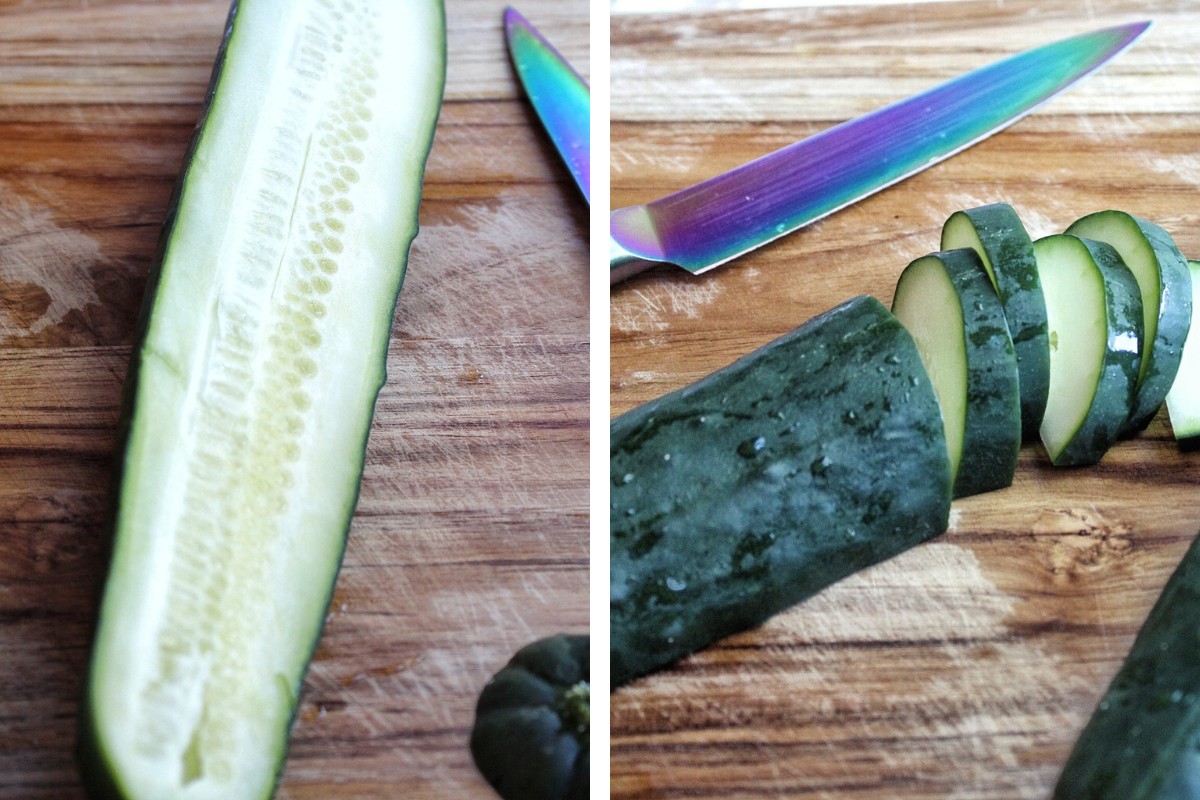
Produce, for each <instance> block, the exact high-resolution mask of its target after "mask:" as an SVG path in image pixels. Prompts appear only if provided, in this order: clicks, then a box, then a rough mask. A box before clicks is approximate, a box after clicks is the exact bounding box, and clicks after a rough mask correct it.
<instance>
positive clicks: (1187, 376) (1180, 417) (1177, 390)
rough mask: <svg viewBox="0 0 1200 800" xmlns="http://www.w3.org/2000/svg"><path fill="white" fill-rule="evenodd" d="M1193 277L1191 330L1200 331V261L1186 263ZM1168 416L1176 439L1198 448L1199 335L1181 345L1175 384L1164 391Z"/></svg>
mask: <svg viewBox="0 0 1200 800" xmlns="http://www.w3.org/2000/svg"><path fill="white" fill-rule="evenodd" d="M1188 271H1189V272H1191V274H1192V328H1191V330H1192V331H1200V325H1198V324H1196V316H1197V315H1198V314H1200V261H1189V262H1188ZM1167 413H1168V414H1170V415H1171V429H1172V430H1173V431H1174V432H1175V439H1176V440H1178V441H1179V443H1180V444H1181V445H1182V446H1184V447H1187V448H1189V449H1190V448H1193V447H1200V333H1198V334H1196V335H1189V336H1188V337H1187V341H1186V342H1184V345H1183V356H1182V357H1181V358H1180V360H1179V370H1178V371H1177V372H1176V373H1175V382H1174V383H1173V384H1171V391H1169V392H1167Z"/></svg>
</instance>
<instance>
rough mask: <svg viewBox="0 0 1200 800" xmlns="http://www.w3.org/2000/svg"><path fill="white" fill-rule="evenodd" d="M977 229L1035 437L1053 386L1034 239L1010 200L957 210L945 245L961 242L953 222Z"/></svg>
mask: <svg viewBox="0 0 1200 800" xmlns="http://www.w3.org/2000/svg"><path fill="white" fill-rule="evenodd" d="M960 215H961V216H962V217H964V218H965V222H966V224H969V225H970V226H971V227H973V228H974V230H975V233H976V235H977V236H978V237H979V241H980V243H981V244H982V245H983V253H981V254H980V255H981V257H983V258H986V262H985V265H991V270H990V272H991V275H992V277H993V280H994V281H995V286H996V291H997V293H998V294H999V296H1000V303H1001V305H1002V306H1003V307H1004V315H1005V318H1006V320H1007V322H1008V329H1009V333H1010V335H1011V336H1012V342H1013V348H1014V350H1015V351H1016V355H1017V369H1018V371H1019V373H1020V379H1021V429H1022V431H1023V435H1024V436H1025V438H1028V439H1036V438H1037V435H1038V428H1039V427H1040V426H1041V424H1042V414H1044V413H1045V411H1046V397H1047V396H1048V394H1049V391H1050V340H1049V328H1048V326H1047V323H1046V300H1045V297H1044V296H1043V295H1042V284H1041V280H1040V279H1039V278H1038V271H1037V258H1036V256H1035V255H1034V252H1033V242H1032V241H1030V238H1029V234H1028V233H1027V232H1026V231H1025V226H1024V225H1022V224H1021V219H1020V217H1018V216H1017V212H1016V211H1015V210H1014V209H1013V207H1012V206H1010V205H1009V204H1007V203H992V204H990V205H986V206H980V207H979V208H971V209H967V210H965V211H958V212H956V213H955V214H953V215H951V217H950V219H948V220H947V221H946V225H945V226H944V227H943V228H942V242H941V247H942V249H943V250H947V249H950V248H951V247H962V246H963V245H962V244H961V243H959V242H958V240H957V238H954V237H953V235H952V233H951V232H952V230H953V227H954V225H953V224H952V223H956V224H962V223H963V220H956V219H955V218H956V217H959V216H960Z"/></svg>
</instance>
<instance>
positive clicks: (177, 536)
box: [80, 0, 445, 800]
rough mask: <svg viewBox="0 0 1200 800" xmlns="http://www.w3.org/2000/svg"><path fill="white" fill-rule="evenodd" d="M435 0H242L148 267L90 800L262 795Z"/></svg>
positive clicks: (287, 718) (374, 364)
mask: <svg viewBox="0 0 1200 800" xmlns="http://www.w3.org/2000/svg"><path fill="white" fill-rule="evenodd" d="M444 43H445V37H444V22H443V12H442V7H441V3H440V1H439V0H411V1H410V2H403V3H398V2H392V0H353V1H348V2H343V0H241V2H239V3H237V4H235V7H234V8H233V10H232V11H231V14H230V18H229V25H228V28H227V31H226V35H225V39H224V42H223V43H222V46H221V50H220V55H219V57H218V60H217V67H216V70H215V72H214V80H213V84H212V88H211V91H210V94H209V98H208V103H207V107H206V110H205V112H204V115H203V117H202V120H203V124H202V126H201V127H200V128H199V129H198V130H197V134H196V136H195V138H194V140H193V142H192V145H191V149H190V151H189V157H188V160H187V162H186V166H185V169H184V172H183V175H182V177H181V180H180V184H179V187H178V189H177V194H176V197H175V199H174V200H173V204H172V209H171V212H170V215H169V217H168V220H167V224H166V227H165V230H164V236H163V241H162V250H161V254H160V259H159V263H158V265H157V268H156V270H155V272H154V273H153V274H152V276H151V281H150V285H149V288H148V290H147V301H146V305H145V311H144V317H143V322H142V339H141V341H140V344H139V346H138V347H137V348H136V350H135V352H134V355H133V363H132V366H131V369H130V376H129V380H128V382H127V385H126V389H127V402H128V406H127V411H126V417H125V422H126V425H127V435H126V437H125V441H124V450H123V457H122V459H121V461H120V463H119V470H120V486H119V490H118V493H117V499H116V509H115V520H114V525H115V540H114V552H113V559H112V564H111V567H110V573H109V577H108V582H107V584H106V587H105V593H104V599H103V605H102V608H101V611H100V619H99V626H98V630H97V634H96V640H95V645H94V649H93V654H92V661H91V671H90V674H89V677H88V681H87V696H86V699H85V703H84V709H83V715H84V718H83V721H82V735H81V741H80V748H81V759H82V762H83V766H84V770H85V780H86V782H87V785H88V787H89V790H90V791H91V793H92V794H93V796H98V797H120V798H146V799H147V800H149V799H151V798H153V800H162V799H163V798H196V799H197V800H202V799H207V798H212V799H213V800H217V799H219V800H234V799H235V798H264V797H267V796H269V795H270V794H271V792H272V789H273V787H274V784H275V782H276V780H277V775H278V774H279V771H280V769H281V764H282V761H283V756H284V751H285V747H286V740H287V734H288V728H289V724H290V722H291V720H292V718H293V715H294V713H295V708H296V702H297V696H298V693H299V690H300V684H301V680H302V678H303V675H304V671H305V668H306V666H307V664H308V661H309V659H310V657H311V654H312V651H313V648H314V647H315V644H316V640H317V637H318V635H319V633H320V629H321V623H322V619H323V617H324V614H325V611H326V605H327V603H328V599H329V596H330V593H331V591H332V585H333V581H334V577H335V574H336V572H337V569H338V565H339V562H340V559H341V556H342V552H343V549H344V546H345V541H346V533H347V529H348V527H349V523H350V517H351V515H352V513H353V510H354V506H355V502H356V499H357V495H358V484H359V479H360V477H361V473H362V463H363V454H364V449H365V447H366V439H367V434H368V430H369V428H370V423H371V417H372V412H373V408H374V403H375V398H376V396H377V394H378V392H379V389H380V387H381V386H382V384H383V381H384V378H385V375H384V368H385V356H386V353H387V344H388V338H389V332H390V329H391V323H392V315H393V311H394V308H395V302H396V297H397V292H398V291H399V288H400V283H401V280H402V278H403V275H404V270H405V262H406V259H407V253H408V248H409V244H410V242H411V240H412V238H413V237H414V236H415V234H416V226H417V208H418V204H419V202H420V196H421V184H422V175H423V170H424V164H425V159H426V156H427V154H428V152H429V147H430V143H431V139H432V134H433V128H434V123H435V120H436V118H437V114H438V109H439V107H440V102H441V92H442V85H443V81H444V74H445V56H444V53H445V44H444Z"/></svg>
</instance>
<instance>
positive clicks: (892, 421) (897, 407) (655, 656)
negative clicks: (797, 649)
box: [609, 297, 951, 688]
mask: <svg viewBox="0 0 1200 800" xmlns="http://www.w3.org/2000/svg"><path fill="white" fill-rule="evenodd" d="M609 463H610V475H611V487H612V488H611V508H610V531H611V540H610V553H611V563H610V581H611V583H610V590H611V615H612V616H611V625H610V633H611V654H610V656H611V679H612V686H613V687H614V688H615V687H617V686H620V685H621V684H623V683H625V682H627V681H629V680H631V679H633V678H635V677H637V676H639V675H642V674H645V673H648V672H651V671H653V670H656V669H659V668H662V667H664V666H666V665H668V664H670V663H671V662H673V661H675V660H677V659H679V658H681V657H683V656H685V655H687V654H689V653H692V652H694V651H696V650H699V649H701V648H703V647H705V646H706V645H708V644H710V643H712V642H714V641H716V640H718V639H720V638H722V637H724V636H726V635H729V634H732V633H734V632H737V631H740V630H744V629H746V628H750V627H753V626H754V625H757V624H759V623H760V622H762V621H763V620H765V619H767V618H768V617H770V616H771V615H772V614H774V613H776V612H778V611H780V610H782V609H784V608H787V607H788V606H791V605H793V604H795V603H798V602H799V601H801V600H803V599H805V598H806V597H809V596H811V595H813V594H815V593H816V592H817V591H819V590H820V589H822V588H824V587H826V586H828V585H830V584H832V583H834V582H835V581H837V580H839V579H841V578H843V577H845V576H846V575H849V574H851V573H852V572H855V571H856V570H859V569H863V568H865V567H867V566H870V565H872V564H875V563H878V562H880V561H883V560H885V559H887V558H889V557H891V556H893V555H895V554H897V553H899V552H901V551H903V550H905V549H907V548H909V547H911V546H913V545H916V544H918V543H920V542H922V541H924V540H926V539H928V538H930V537H932V536H935V535H937V534H940V533H941V532H943V531H944V530H946V527H947V525H948V520H949V509H950V490H951V487H950V475H949V459H948V457H947V453H946V441H945V434H944V432H943V429H942V422H941V412H940V410H939V408H938V404H937V398H936V397H935V396H934V394H933V389H932V386H931V385H930V383H929V379H928V378H927V377H926V374H925V371H924V367H923V366H922V364H921V360H920V355H919V354H918V353H917V350H916V345H915V344H914V342H913V340H912V337H911V336H909V334H908V332H907V331H906V330H905V329H904V328H903V326H902V325H901V324H900V323H899V321H898V320H896V319H895V318H894V317H893V316H892V315H891V314H890V313H889V312H888V311H887V309H886V308H884V307H883V306H882V305H881V304H880V303H879V302H878V301H877V300H875V299H873V298H870V297H859V298H855V299H853V300H850V301H848V302H846V303H844V304H843V305H841V306H838V307H837V308H835V309H833V310H831V311H829V312H827V313H825V314H823V315H821V316H819V317H817V318H815V319H813V320H811V321H809V322H808V323H806V324H804V325H802V326H801V327H800V328H798V329H796V330H795V331H793V332H791V333H789V334H787V335H785V336H783V337H781V338H780V339H777V340H776V341H774V342H772V343H770V344H768V345H766V346H764V347H762V348H760V349H759V350H757V351H755V352H753V353H751V354H749V355H747V356H745V357H743V358H742V359H741V360H739V361H737V362H735V363H734V364H732V365H730V366H728V367H726V368H725V369H723V370H720V371H718V372H716V373H713V374H712V375H710V376H708V377H706V378H704V379H702V380H701V381H699V382H698V383H695V384H693V385H691V386H689V387H686V388H684V389H681V390H679V391H676V392H674V393H671V394H668V395H666V396H664V397H662V398H659V399H657V400H654V401H652V402H650V403H647V404H646V405H643V406H640V407H638V408H636V409H633V410H632V411H630V412H628V413H626V414H624V415H622V416H621V417H618V418H617V419H615V420H614V421H613V422H612V426H611V447H610V460H609Z"/></svg>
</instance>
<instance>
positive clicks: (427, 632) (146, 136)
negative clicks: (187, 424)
mask: <svg viewBox="0 0 1200 800" xmlns="http://www.w3.org/2000/svg"><path fill="white" fill-rule="evenodd" d="M502 10H503V3H492V2H486V1H485V0H448V2H447V20H448V26H449V42H448V48H449V74H448V82H447V88H446V103H445V105H444V108H443V111H442V115H441V118H440V120H439V125H438V130H437V134H436V140H435V144H434V148H433V152H432V154H431V157H430V161H429V165H428V169H427V173H426V188H425V203H424V205H423V207H422V211H421V226H422V229H421V233H420V235H419V237H418V239H417V242H416V244H415V245H414V248H413V253H412V256H411V259H410V269H409V273H408V276H407V279H406V282H405V287H404V291H403V293H402V295H401V299H400V303H399V307H398V309H397V314H396V322H395V327H394V330H393V335H392V340H391V344H390V349H389V353H388V373H389V380H388V383H387V386H386V387H385V389H384V390H383V393H382V394H381V396H380V399H379V404H378V408H377V414H376V420H375V425H374V427H373V429H372V432H371V438H370V442H369V446H368V450H367V456H366V470H365V476H364V480H363V485H362V494H361V497H360V501H359V505H358V512H357V514H356V516H355V519H354V523H353V527H352V530H351V534H350V543H349V549H348V551H347V554H346V560H345V563H344V566H343V570H342V573H341V575H340V577H339V580H338V584H337V589H336V592H335V596H334V600H333V603H332V605H331V607H330V610H329V616H328V619H327V622H326V628H325V633H324V636H323V638H322V640H321V643H320V647H319V649H318V651H317V653H316V657H315V660H314V663H313V665H312V667H311V669H310V672H309V674H308V678H307V680H306V682H305V685H304V688H303V692H302V695H301V704H300V711H299V718H298V720H297V723H296V726H295V729H294V732H293V740H292V748H291V754H290V758H289V760H288V763H287V768H286V771H285V774H284V776H283V782H282V785H281V787H280V791H279V794H278V796H279V797H280V798H292V799H293V800H299V799H301V798H323V799H324V798H394V797H399V796H404V797H417V798H463V797H481V798H483V797H488V796H491V790H490V789H489V788H488V787H487V786H486V784H485V783H484V782H483V781H482V779H481V778H480V777H479V776H478V775H477V774H476V772H475V770H474V767H473V765H472V764H471V761H470V755H469V753H468V750H467V737H468V733H469V729H470V725H471V723H472V719H473V712H474V702H475V698H476V696H477V695H478V692H479V690H480V689H481V688H482V686H483V684H484V682H485V681H486V680H487V679H488V677H490V676H491V674H492V673H494V672H495V671H496V670H497V669H499V668H500V667H501V666H502V665H503V664H504V662H505V661H506V660H507V659H508V658H509V656H510V655H511V654H512V653H513V651H515V650H516V649H517V648H518V647H519V646H520V645H522V644H524V643H526V642H527V641H529V640H531V639H534V638H537V637H539V636H542V635H548V634H551V633H555V632H558V631H561V630H568V631H582V630H585V629H586V626H587V620H588V617H587V614H588V606H587V602H588V601H587V592H586V586H587V568H588V562H587V508H588V505H587V504H588V494H587V441H586V437H587V417H588V407H587V402H588V391H587V369H588V339H587V308H588V304H587V294H586V264H587V250H586V248H587V239H586V214H587V208H586V206H585V205H584V204H583V203H582V202H581V201H580V200H579V199H578V197H577V196H576V190H575V188H574V185H573V184H572V182H571V178H570V176H569V174H568V173H567V171H566V170H565V169H563V168H562V167H561V166H560V165H559V164H558V163H557V160H556V156H555V155H554V153H553V150H552V148H551V147H550V146H549V145H548V144H547V143H546V141H545V138H544V136H543V135H542V133H541V131H540V128H538V127H537V124H536V120H535V117H534V115H533V113H532V111H531V110H530V109H529V107H528V104H527V103H526V102H525V100H524V98H523V96H522V95H521V94H520V90H519V88H518V87H517V85H516V83H515V77H514V75H513V72H512V69H511V67H510V66H509V63H508V58H507V54H506V52H505V49H504V38H503V33H502V26H501V13H502ZM227 11H228V3H226V2H223V1H222V2H204V1H202V0H186V1H183V2H173V3H160V2H140V3H139V2H129V1H125V2H121V1H117V0H113V1H110V2H97V0H92V2H89V3H82V4H81V3H78V2H73V1H72V2H66V1H65V0H39V2H38V3H36V4H35V3H5V4H3V5H0V50H3V52H4V58H3V59H0V797H4V798H14V799H16V800H35V799H42V798H44V799H46V800H50V799H51V798H52V799H53V800H72V799H73V798H78V797H82V788H81V786H80V784H79V779H78V777H77V775H76V771H75V766H74V761H73V755H72V750H73V747H74V738H75V727H76V717H77V710H78V698H79V696H80V693H81V686H82V681H83V675H84V670H85V667H86V660H87V655H88V648H89V644H90V641H89V637H90V635H91V626H92V624H93V621H94V618H95V611H96V600H97V595H98V592H99V591H100V588H101V584H102V579H103V575H104V569H105V566H106V564H105V559H106V551H107V548H108V545H109V542H108V534H107V532H106V530H105V517H106V514H107V508H108V484H109V481H110V478H111V469H112V463H113V447H114V442H115V430H116V424H117V417H118V398H119V394H120V389H121V383H122V380H123V377H124V374H125V369H126V364H127V361H128V358H129V353H130V347H131V344H132V341H133V337H134V323H135V320H136V317H137V312H138V308H139V305H140V303H141V296H142V293H143V290H144V288H145V282H146V274H147V271H148V270H149V268H150V264H151V260H152V258H153V254H154V251H155V246H156V241H157V238H158V232H159V227H160V225H161V223H162V220H163V217H164V214H165V211H166V204H167V201H168V198H169V196H170V192H171V188H172V185H173V184H174V181H175V177H176V174H177V173H178V171H179V168H180V163H181V158H182V156H183V151H184V147H185V145H186V143H187V139H188V136H189V135H190V133H191V130H192V127H193V125H194V124H195V121H196V118H197V115H198V113H199V110H200V103H201V100H202V99H203V96H204V92H205V88H206V86H207V83H208V79H209V73H210V71H211V69H212V63H213V58H214V56H215V54H216V50H217V46H218V44H219V42H220V36H221V32H222V29H223V24H224V19H225V15H226V13H227ZM522 11H523V12H524V13H525V14H526V16H527V17H529V18H530V19H531V20H533V21H534V22H535V24H537V25H538V26H539V27H541V28H543V30H544V31H545V32H546V34H547V35H548V36H550V37H551V38H552V39H553V40H554V41H555V43H556V44H557V45H558V47H559V48H560V49H561V50H562V51H563V52H564V53H565V54H566V55H567V56H568V57H569V58H571V59H572V60H573V62H574V63H575V64H576V65H578V67H579V68H580V69H581V70H582V71H584V72H586V71H587V67H588V35H587V6H586V4H584V3H582V2H580V1H579V0H568V2H566V3H549V2H545V0H530V1H529V2H528V3H526V4H523V5H522Z"/></svg>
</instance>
